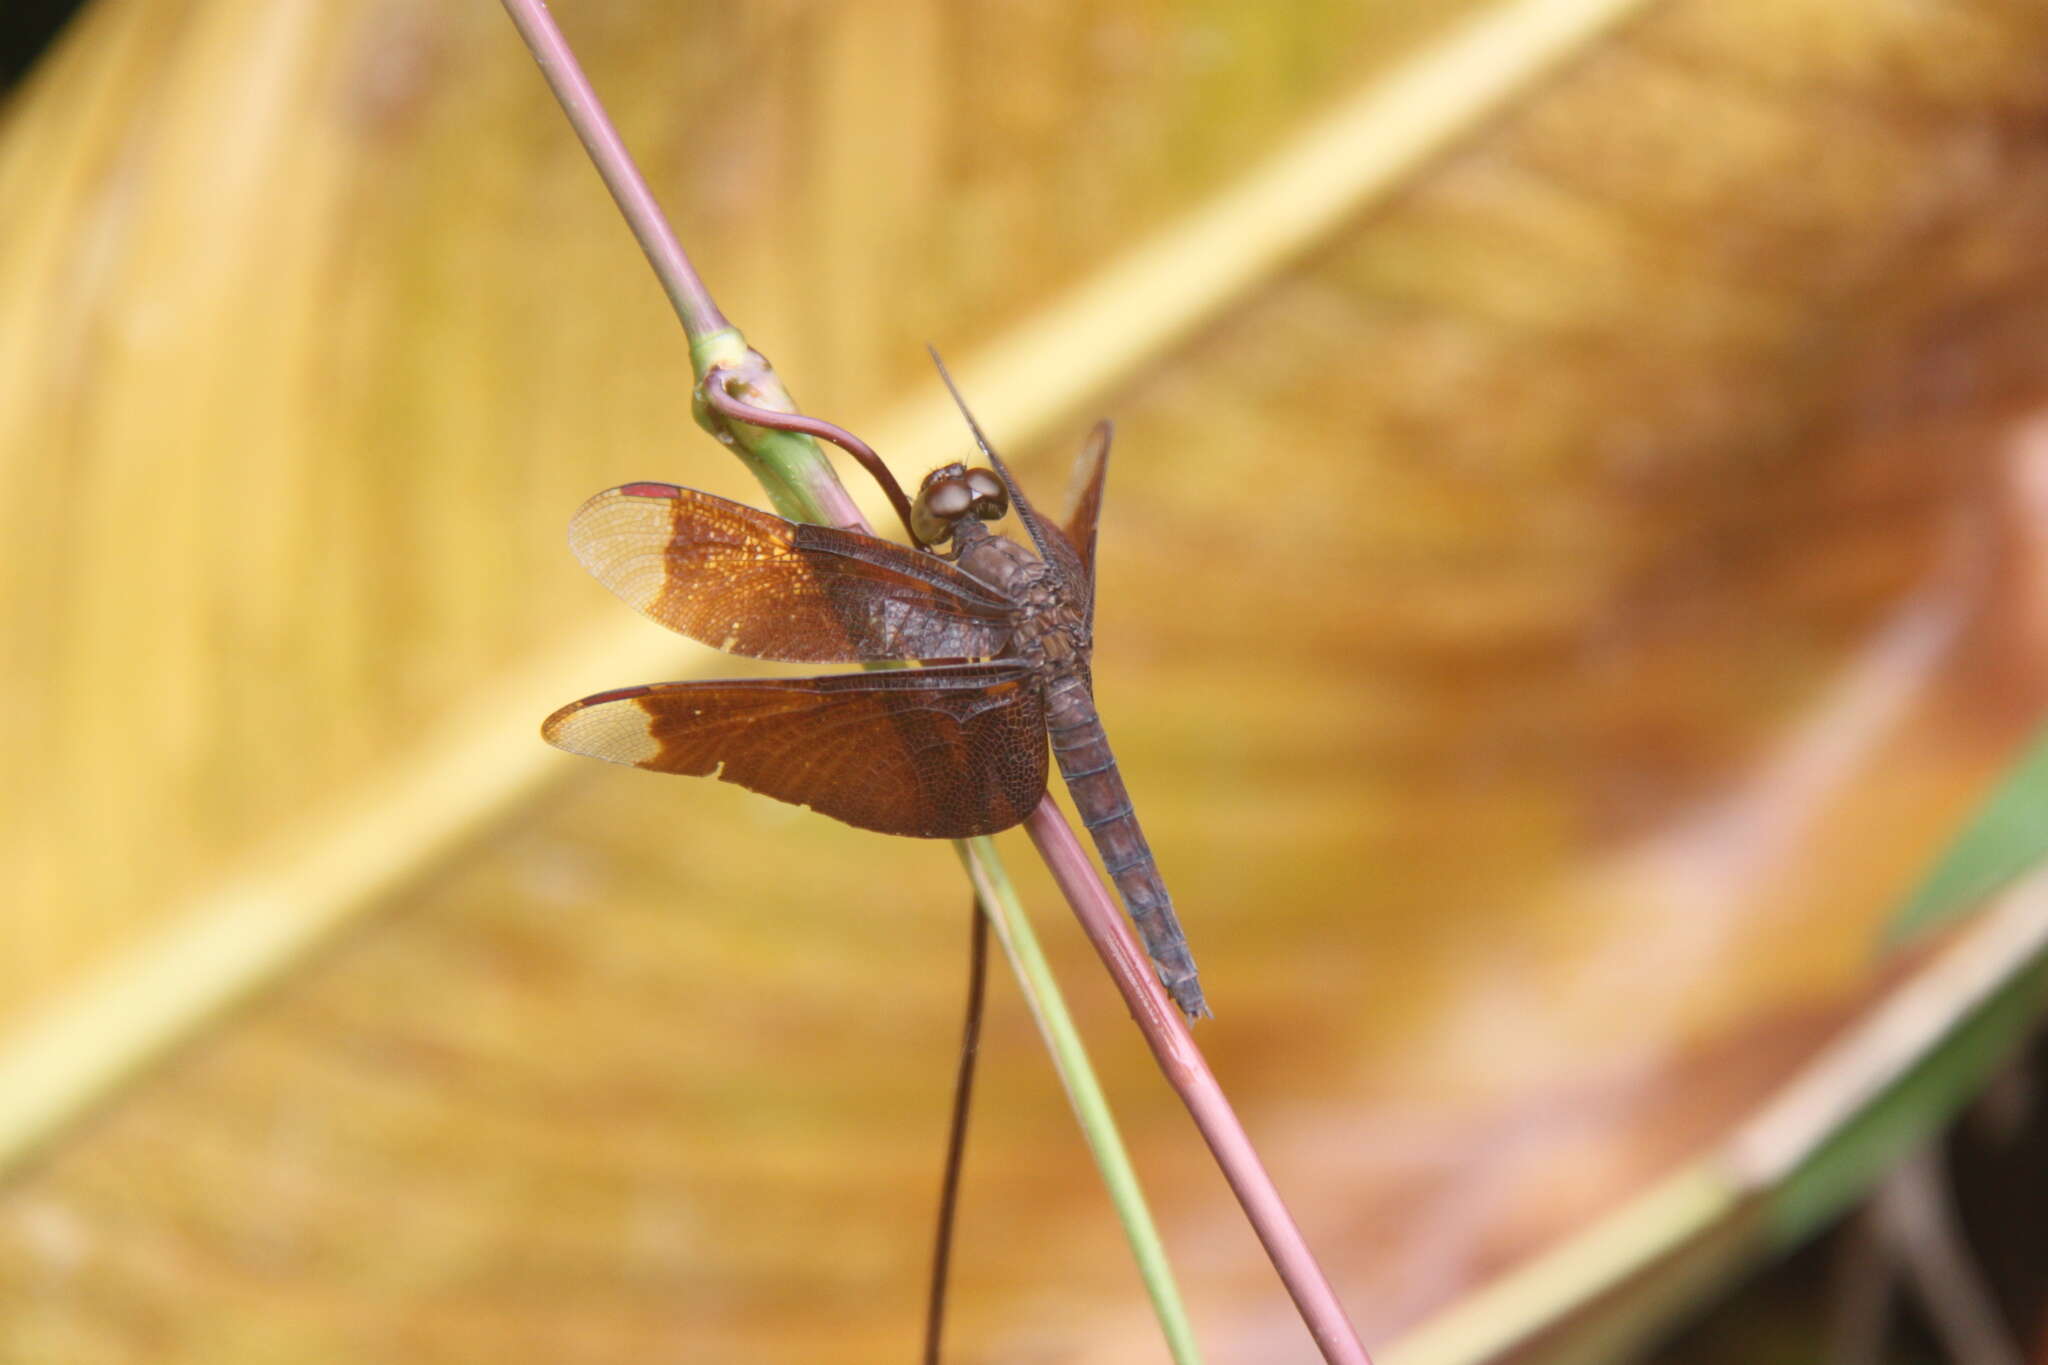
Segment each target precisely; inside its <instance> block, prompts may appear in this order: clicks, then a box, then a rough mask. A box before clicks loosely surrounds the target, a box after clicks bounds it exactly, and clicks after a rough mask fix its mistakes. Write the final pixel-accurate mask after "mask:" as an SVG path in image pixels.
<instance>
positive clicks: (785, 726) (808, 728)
mask: <svg viewBox="0 0 2048 1365" xmlns="http://www.w3.org/2000/svg"><path fill="white" fill-rule="evenodd" d="M541 733H542V734H543V735H544V736H546V738H547V741H548V742H549V743H550V744H553V745H555V746H556V747H558V748H562V749H567V750H569V751H570V752H572V753H579V754H588V755H590V756H591V757H593V758H602V759H608V760H610V761H611V762H613V763H630V764H633V765H635V766H636V767H641V768H649V769H652V770H654V771H655V772H663V773H685V774H689V775H692V776H698V777H705V776H715V777H718V778H720V779H722V780H724V781H726V782H734V783H737V784H738V785H740V786H742V787H745V788H747V789H748V790H749V791H757V792H760V793H761V794H763V795H764V796H772V797H774V798H775V799H776V800H778V801H789V802H793V803H794V804H796V805H800V806H809V807H810V808H811V809H813V810H816V811H818V812H820V813H821V814H824V815H829V816H831V817H832V818H833V819H835V820H843V821H845V822H846V823H847V824H849V825H855V826H858V827H859V828H861V829H872V830H878V831H880V832H881V833H883V834H905V835H912V836H915V837H919V838H927V839H964V838H967V837H969V836H971V835H976V834H993V833H994V832H995V831H997V830H1000V829H1008V828H1009V827H1010V826H1012V825H1015V824H1018V823H1019V822H1021V821H1022V820H1023V819H1024V817H1025V816H1027V815H1029V814H1030V813H1031V808H1032V807H1033V806H1035V805H1037V804H1038V799H1039V797H1040V796H1041V795H1043V794H1044V791H1045V773H1046V746H1045V719H1044V712H1043V707H1042V704H1041V702H1040V698H1039V690H1038V683H1037V680H1036V677H1035V675H1034V674H1033V673H1032V671H1031V670H1030V669H1029V668H1028V667H1026V666H1025V665H1022V664H1018V663H1009V662H1002V663H982V664H943V665H939V666H937V667H933V668H902V669H888V670H884V671H881V672H874V673H846V674H838V675H834V676H832V677H825V678H762V679H754V680H747V681H737V682H726V681H706V682H680V683H653V684H650V685H648V686H645V687H628V688H623V689H621V690H619V691H616V692H600V693H598V694H597V695H596V696H594V697H585V698H584V699H583V700H582V701H578V702H571V703H570V704H569V705H567V706H565V707H563V708H562V709H561V710H559V711H557V712H555V714H554V715H552V716H549V717H548V719H547V723H546V724H545V725H543V726H542V727H541Z"/></svg>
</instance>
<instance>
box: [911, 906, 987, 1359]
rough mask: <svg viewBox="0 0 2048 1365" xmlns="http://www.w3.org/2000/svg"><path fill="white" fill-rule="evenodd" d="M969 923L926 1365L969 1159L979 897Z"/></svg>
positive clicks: (978, 1001) (982, 958) (935, 1351)
mask: <svg viewBox="0 0 2048 1365" xmlns="http://www.w3.org/2000/svg"><path fill="white" fill-rule="evenodd" d="M967 913H968V918H970V919H971V920H973V922H974V927H973V928H972V930H970V931H969V932H970V938H969V940H968V949H967V1025H966V1028H965V1029H964V1030H963V1031H962V1034H961V1038H960V1070H959V1072H958V1073H957V1074H956V1075H955V1077H954V1080H953V1120H952V1124H951V1126H950V1127H949V1128H948V1129H947V1131H946V1174H945V1178H944V1179H943V1180H942V1181H941V1183H940V1185H939V1228H938V1233H937V1235H936V1236H935V1237H934V1238H933V1240H932V1288H931V1296H930V1298H929V1299H928V1300H927V1301H926V1308H925V1318H924V1365H939V1338H940V1336H941V1334H942V1333H943V1332H944V1331H945V1326H946V1274H947V1271H948V1270H949V1269H950V1268H951V1266H952V1263H953V1224H954V1223H955V1221H956V1220H957V1217H958V1213H959V1207H960V1168H961V1166H962V1165H964V1164H965V1159H966V1155H967V1112H968V1107H969V1106H968V1102H969V1101H970V1100H971V1099H972V1098H973V1095H974V1058H975V1053H976V1052H977V1051H978V1050H979V1049H980V1047H981V1006H982V999H983V997H984V996H985V994H986V993H987V985H988V919H987V918H986V917H985V916H984V915H983V914H982V913H981V901H980V900H979V899H976V900H972V901H969V902H968V904H967Z"/></svg>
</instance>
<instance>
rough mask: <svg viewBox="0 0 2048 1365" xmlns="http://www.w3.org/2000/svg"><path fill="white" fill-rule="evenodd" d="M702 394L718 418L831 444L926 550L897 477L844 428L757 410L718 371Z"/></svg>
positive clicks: (710, 376) (797, 415)
mask: <svg viewBox="0 0 2048 1365" xmlns="http://www.w3.org/2000/svg"><path fill="white" fill-rule="evenodd" d="M701 392H702V393H703V395H704V401H705V403H707V404H708V405H709V406H710V407H711V408H712V410H713V411H715V412H717V413H718V414H719V415H720V416H722V417H725V418H727V419H729V420H731V421H734V422H745V423H747V424H748V425H749V426H756V427H767V428H769V429H770V430H773V431H794V432H799V433H801V434H803V435H805V436H812V437H816V438H817V439H818V440H820V441H830V442H831V443H832V444H833V445H835V446H838V447H839V448H840V449H841V450H843V451H845V452H846V453H847V454H849V455H851V456H853V458H854V459H856V460H858V461H860V467H861V468H862V469H865V470H867V472H868V474H869V476H870V477H871V478H873V479H874V481H875V482H876V483H878V484H880V485H881V486H882V491H883V492H884V493H886V494H887V495H888V497H889V505H890V506H891V507H893V508H895V509H896V519H897V520H898V521H901V522H902V523H903V531H904V534H906V535H908V536H909V537H910V543H911V544H913V545H915V546H917V547H918V548H919V549H920V550H923V549H928V548H930V547H928V546H927V545H926V544H925V542H923V541H922V540H919V539H918V536H917V532H916V531H913V530H911V529H910V499H909V498H907V497H905V496H904V493H903V485H901V484H899V483H897V482H896V476H895V475H894V474H892V473H890V472H889V466H888V465H886V464H883V463H882V457H881V456H880V455H877V454H876V453H875V448H874V447H873V446H871V445H869V444H868V443H867V442H866V441H863V440H862V439H861V438H860V437H858V436H856V435H854V434H853V433H852V432H850V431H848V430H847V429H846V428H845V427H842V426H835V425H834V424H833V423H831V422H827V421H826V420H824V419H823V418H822V417H806V416H804V415H803V414H802V413H800V412H778V411H776V410H775V409H773V408H757V407H755V406H754V405H753V404H752V403H749V402H747V401H746V400H745V399H743V398H739V397H737V396H735V395H734V394H732V393H731V392H729V391H728V390H727V389H726V387H725V384H724V382H723V376H722V374H721V372H720V371H719V370H717V369H713V370H712V371H711V373H709V374H707V375H705V376H704V383H703V385H702V389H701Z"/></svg>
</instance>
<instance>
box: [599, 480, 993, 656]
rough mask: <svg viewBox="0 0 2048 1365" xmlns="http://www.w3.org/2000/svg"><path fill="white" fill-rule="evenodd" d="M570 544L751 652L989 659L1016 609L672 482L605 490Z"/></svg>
mask: <svg viewBox="0 0 2048 1365" xmlns="http://www.w3.org/2000/svg"><path fill="white" fill-rule="evenodd" d="M569 546H570V548H571V549H572V550H573V551H574V552H575V554H576V557H577V558H578V559H579V560H581V561H582V562H583V565H584V567H585V568H587V569H589V570H590V572H591V573H592V575H594V576H595V577H596V578H597V580H598V581H599V582H600V583H603V584H604V585H605V586H606V587H608V588H610V589H611V590H612V591H613V592H614V593H616V594H618V596H619V597H620V598H621V599H623V600H624V601H625V602H627V603H628V604H629V605H631V606H633V607H635V608H637V609H638V610H640V611H642V612H644V613H646V614H647V615H648V616H650V617H652V618H653V619H654V620H656V621H659V622H660V623H661V624H662V625H665V626H667V627H668V628H669V629H671V630H674V631H677V632H680V633H681V634H684V635H687V636H689V637H690V638H691V639H693V640H698V641H702V642H703V643H705V644H708V645H712V646H715V647H717V648H720V649H726V650H730V651H732V652H733V653H735V654H744V655H747V656H748V657H750V658H756V659H786V660H792V661H796V662H805V663H819V662H828V661H830V662H866V661H871V660H882V659H896V660H914V659H984V658H990V657H993V656H994V655H996V654H997V653H999V652H1001V649H1002V647H1003V645H1004V643H1005V642H1007V641H1008V639H1009V637H1010V632H1011V629H1012V627H1013V623H1014V620H1015V610H1016V609H1015V606H1014V604H1012V603H1011V602H1010V601H1009V599H1008V598H1006V597H1005V596H1004V595H1003V594H1002V593H1001V592H1000V591H999V590H997V589H996V588H994V587H991V586H990V585H988V584H985V583H983V582H981V581H980V580H979V579H977V578H975V577H974V576H973V575H971V574H968V573H966V572H965V571H964V570H961V569H959V568H956V567H955V566H954V565H952V564H949V563H947V562H945V561H944V560H941V559H938V558H935V557H934V556H931V555H926V554H920V553H918V552H916V551H914V550H907V549H904V548H903V547H902V546H900V545H894V544H891V543H890V542H889V541H886V540H877V539H876V538H875V537H873V536H867V535H861V534H860V533H858V532H855V531H841V530H838V529H835V528H833V527H829V526H812V525H809V524H806V523H803V522H792V521H785V520H784V519H783V518H781V517H778V516H775V515H773V514H772V513H768V512H763V511H761V510H760V509H759V508H755V507H748V506H746V505H745V504H744V503H737V502H729V501H727V500H726V499H724V498H717V497H713V496H712V495H710V494H709V493H700V492H698V491H697V490H695V489H693V488H678V487H676V486H675V485H673V484H666V483H630V484H626V485H625V486H623V487H620V488H613V489H609V490H607V491H606V492H603V493H599V494H598V495H597V496H596V497H594V498H592V499H591V500H590V501H589V502H587V503H585V504H583V506H582V507H581V508H580V509H579V510H578V511H577V513H576V515H575V516H574V517H572V518H571V519H570V522H569Z"/></svg>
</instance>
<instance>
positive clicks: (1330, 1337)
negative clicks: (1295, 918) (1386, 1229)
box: [1024, 795, 1372, 1365]
mask: <svg viewBox="0 0 2048 1365" xmlns="http://www.w3.org/2000/svg"><path fill="white" fill-rule="evenodd" d="M1024 827H1025V829H1026V830H1028V831H1029V832H1030V834H1031V842H1032V843H1033V844H1035V845H1037V847H1038V853H1039V856H1040V857H1042V858H1043V859H1045V865H1046V866H1047V867H1049V868H1051V869H1052V875H1053V879H1054V880H1055V881H1057V882H1058V883H1059V887H1060V891H1061V892H1062V893H1063V894H1064V895H1065V896H1066V898H1067V903H1068V904H1069V905H1071V906H1073V907H1074V913H1075V914H1076V915H1078V916H1079V917H1080V919H1081V927H1082V929H1084V930H1085V931H1086V932H1087V934H1088V938H1089V941H1090V942H1092V943H1093V944H1094V945H1095V951H1096V952H1097V953H1098V954H1099V955H1100V956H1101V958H1102V962H1103V965H1104V966H1106V967H1108V968H1109V974H1110V977H1111V978H1112V979H1113V980H1114V981H1115V982H1116V985H1117V989H1118V990H1120V991H1122V992H1123V996H1124V1002H1125V1003H1126V1004H1128V1005H1129V1006H1130V1009H1131V1017H1132V1019H1134V1020H1136V1021H1137V1025H1138V1031H1139V1032H1141V1033H1143V1034H1144V1035H1145V1041H1146V1042H1147V1043H1148V1044H1150V1045H1151V1048H1152V1055H1153V1056H1154V1057H1155V1058H1157V1059H1158V1062H1159V1069H1160V1071H1162V1072H1164V1073H1165V1075H1166V1079H1167V1081H1168V1082H1169V1083H1171V1084H1172V1086H1173V1088H1174V1090H1175V1091H1177V1092H1178V1093H1179V1095H1180V1098H1181V1103H1183V1104H1185V1105H1186V1106H1187V1107H1188V1113H1189V1114H1190V1115H1192V1116H1193V1118H1194V1120H1195V1127H1196V1128H1198V1129H1200V1130H1201V1134H1202V1139H1203V1140H1204V1141H1205V1142H1207V1143H1208V1144H1209V1150H1210V1152H1212V1153H1213V1154H1214V1155H1215V1157H1216V1164H1217V1165H1218V1166H1220V1167H1222V1169H1223V1178H1224V1179H1225V1180H1227V1181H1229V1182H1230V1188H1231V1190H1232V1192H1233V1193H1235V1194H1236V1195H1237V1202H1238V1203H1239V1204H1240V1205H1242V1206H1243V1208H1244V1212H1245V1217H1247V1218H1248V1219H1250V1220H1251V1225H1252V1230H1253V1231H1254V1232H1256V1233H1257V1234H1258V1236H1259V1241H1260V1242H1261V1243H1263V1244H1264V1245H1265V1248H1266V1255H1267V1256H1268V1257H1269V1258H1271V1260H1272V1262H1273V1268H1274V1269H1275V1270H1277V1271H1279V1272H1280V1280H1281V1282H1282V1283H1283V1284H1285V1285H1286V1286H1287V1292H1288V1294H1289V1295H1290V1296H1291V1297H1292V1298H1293V1299H1294V1306H1295V1307H1296V1308H1297V1309H1298V1310H1300V1312H1301V1319H1302V1321H1303V1322H1304V1323H1306V1324H1307V1325H1308V1330H1309V1335H1310V1336H1312V1337H1314V1338H1315V1341H1316V1346H1317V1347H1318V1348H1319V1349H1321V1351H1322V1353H1323V1359H1324V1360H1327V1361H1330V1362H1332V1365H1340V1363H1341V1365H1372V1358H1371V1357H1370V1356H1368V1355H1367V1354H1366V1352H1365V1347H1364V1345H1363V1344H1361V1343H1360V1342H1359V1340H1358V1331H1357V1329H1356V1328H1354V1327H1353V1326H1352V1325H1351V1319H1350V1318H1349V1317H1347V1316H1345V1313H1344V1305H1343V1304H1341V1303H1339V1302H1338V1301H1337V1291H1336V1290H1334V1289H1332V1288H1331V1287H1330V1280H1329V1277H1328V1276H1327V1275H1325V1274H1323V1268H1322V1266H1321V1265H1319V1264H1317V1262H1316V1258H1315V1253H1313V1252H1311V1251H1310V1250H1309V1249H1308V1243H1307V1241H1306V1240H1304V1239H1303V1237H1302V1235H1301V1229H1300V1228H1299V1227H1297V1226H1296V1225H1295V1222H1294V1215H1293V1214H1291V1213H1289V1212H1288V1211H1287V1205H1286V1204H1285V1203H1284V1202H1283V1201H1282V1200H1281V1198H1280V1191H1279V1190H1277V1189H1275V1188H1274V1186H1273V1178H1272V1177H1271V1176H1269V1175H1267V1174H1266V1167H1265V1164H1264V1163H1263V1162H1261V1161H1260V1160H1259V1154H1258V1152H1257V1151H1255V1150H1253V1148H1252V1142H1251V1138H1249V1137H1248V1136H1246V1134H1245V1131H1244V1125H1243V1124H1241V1123H1239V1122H1238V1121H1237V1114H1236V1111H1234V1110H1233V1109H1231V1107H1230V1101H1229V1100H1228V1099H1227V1098H1225V1097H1224V1094H1223V1087H1222V1086H1221V1085H1219V1084H1217V1081H1216V1076H1215V1073H1213V1072H1212V1071H1210V1070H1209V1063H1208V1062H1207V1061H1206V1060H1205V1059H1204V1058H1203V1056H1202V1051H1201V1049H1200V1048H1198V1047H1196V1046H1195V1039H1194V1035H1193V1034H1191V1033H1189V1032H1188V1026H1187V1022H1186V1021H1185V1020H1184V1019H1182V1018H1181V1013H1180V1011H1179V1010H1178V1009H1176V1008H1174V1005H1173V1002H1172V1001H1170V1000H1168V999H1167V997H1166V991H1165V989H1164V988H1163V987H1161V986H1160V984H1159V978H1158V977H1157V976H1155V975H1153V972H1152V964H1151V962H1150V961H1149V960H1148V959H1147V958H1146V956H1145V950H1144V949H1143V948H1141V947H1139V946H1138V940H1137V938H1136V936H1135V935H1133V934H1132V933H1131V927H1130V925H1129V924H1128V923H1126V922H1125V920H1124V916H1123V912H1122V911H1121V910H1120V909H1119V908H1118V906H1117V903H1116V900H1115V898H1114V897H1113V896H1111V895H1110V893H1109V890H1108V888H1107V887H1105V886H1104V885H1103V883H1102V880H1101V878H1100V877H1098V876H1097V875H1096V872H1095V865H1094V864H1093V863H1091V862H1089V861H1088V855H1087V854H1086V853H1084V852H1083V851H1082V850H1081V844H1080V841H1079V840H1077V839H1075V837H1074V831H1073V830H1072V828H1070V827H1069V826H1068V824H1067V821H1066V817H1065V816H1063V815H1061V814H1060V808H1059V807H1058V806H1057V805H1055V804H1054V803H1053V799H1052V797H1051V796H1050V795H1047V796H1045V797H1043V798H1042V799H1040V801H1039V803H1038V809H1036V810H1034V811H1033V812H1031V818H1030V819H1029V820H1028V821H1026V822H1025V826H1024Z"/></svg>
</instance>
